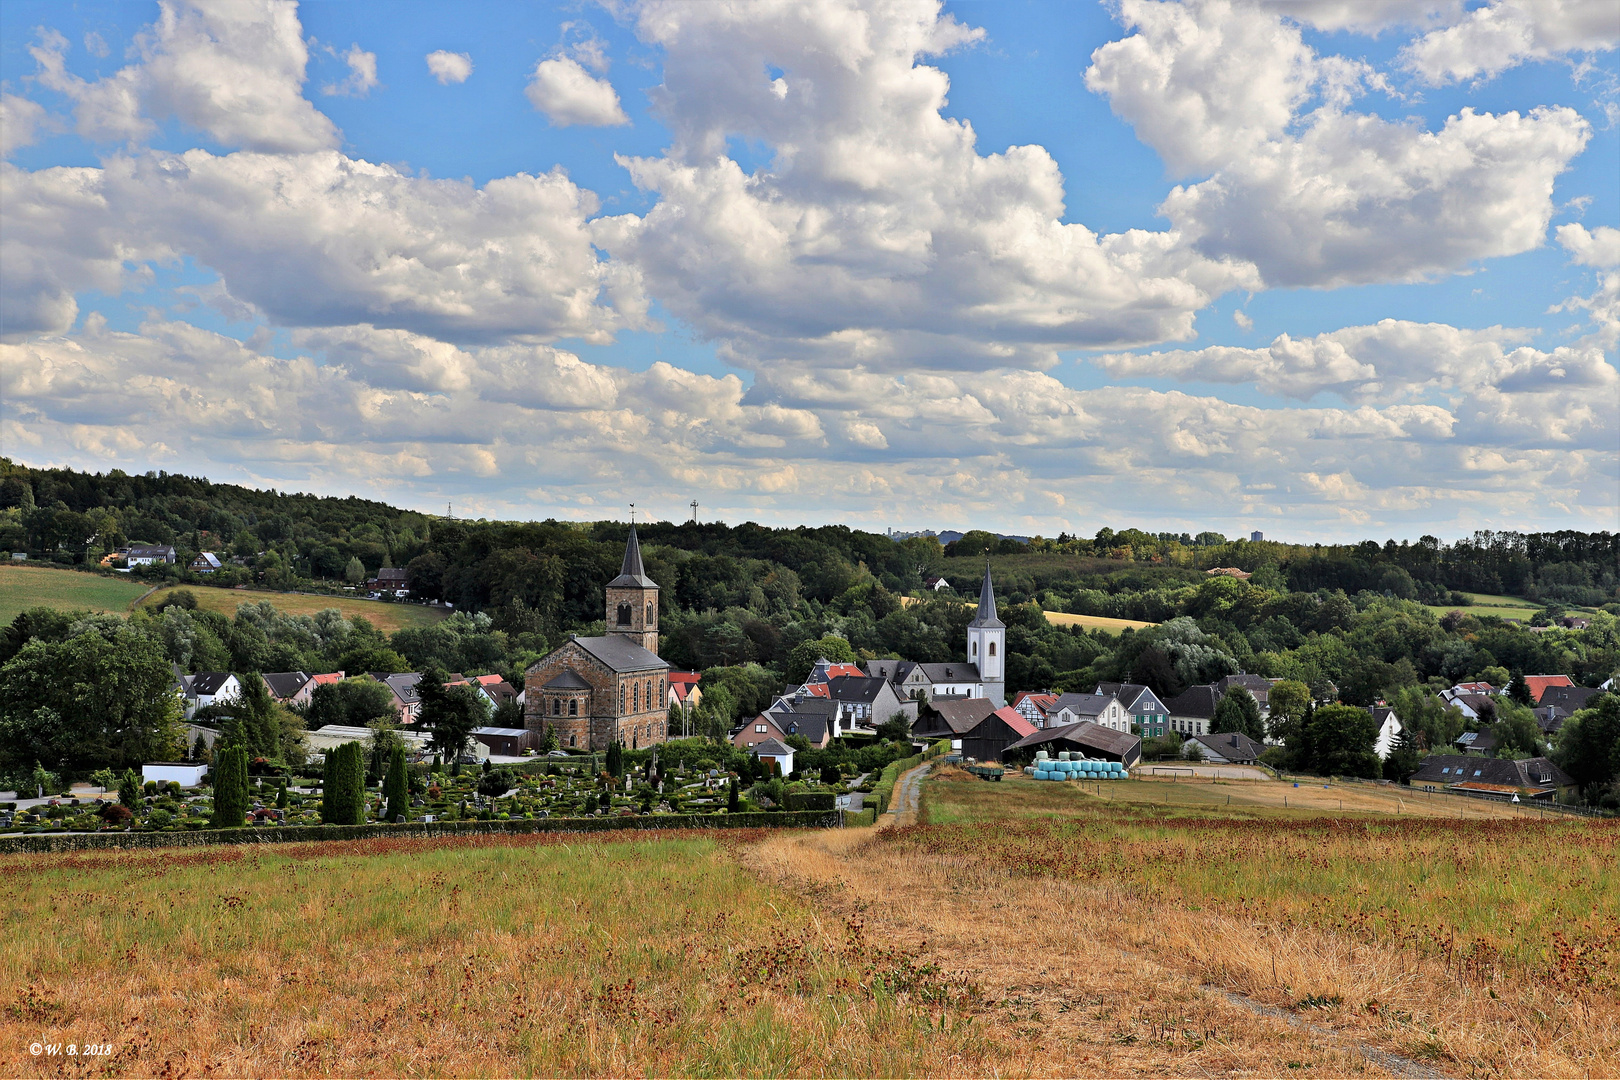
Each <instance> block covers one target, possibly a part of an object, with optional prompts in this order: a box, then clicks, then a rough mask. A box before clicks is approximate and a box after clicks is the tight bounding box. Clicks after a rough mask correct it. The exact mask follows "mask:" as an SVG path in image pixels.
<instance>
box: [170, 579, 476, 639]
mask: <svg viewBox="0 0 1620 1080" xmlns="http://www.w3.org/2000/svg"><path fill="white" fill-rule="evenodd" d="M173 588H178V589H188V590H190V592H191V595H193V596H195V597H196V598H197V606H198V607H199V608H201V609H202V610H204V611H217V612H219V613H220V614H222V615H227V616H234V615H235V614H236V609H237V608H238V607H239V606H241V605H242V604H257V603H258V602H259V601H260V600H268V601H270V603H272V604H274V605H275V608H276V610H277V611H280V612H282V613H284V614H287V615H313V614H315V613H316V612H318V611H325V610H326V609H327V608H337V609H338V610H339V611H341V612H343V615H344V617H345V618H349V619H352V618H354V617H355V616H356V615H363V616H364V617H365V618H367V619H369V620H371V624H372V625H373V626H375V627H376V628H377V629H379V630H381V631H382V632H383V633H385V634H392V633H393V632H394V631H396V630H403V629H404V628H405V627H407V626H429V625H431V624H433V623H436V622H438V621H439V620H440V619H442V618H444V617H445V616H446V615H449V614H450V609H449V608H442V607H437V608H433V607H423V606H422V605H420V604H385V603H382V602H380V601H377V600H361V599H357V598H355V597H352V596H311V595H306V594H304V593H276V592H257V591H254V590H252V589H215V588H211V587H209V586H207V585H193V584H189V583H188V584H185V585H176V586H173ZM169 591H170V590H169V589H168V588H165V589H163V590H162V591H160V592H155V593H153V594H152V596H151V598H150V599H148V600H147V601H146V606H147V607H152V606H155V605H157V604H161V603H162V602H163V596H164V594H165V593H167V592H169Z"/></svg>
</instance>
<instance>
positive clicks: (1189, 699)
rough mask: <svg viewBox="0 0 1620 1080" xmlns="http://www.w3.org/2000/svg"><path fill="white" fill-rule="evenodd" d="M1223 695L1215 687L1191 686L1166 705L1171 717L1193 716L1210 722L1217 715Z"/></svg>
mask: <svg viewBox="0 0 1620 1080" xmlns="http://www.w3.org/2000/svg"><path fill="white" fill-rule="evenodd" d="M1220 700H1221V695H1220V693H1219V692H1217V691H1216V689H1215V688H1214V687H1213V686H1189V687H1188V688H1187V689H1185V690H1183V691H1182V692H1181V693H1179V694H1177V695H1176V696H1175V697H1173V698H1171V699H1170V700H1169V701H1167V702H1165V703H1164V707H1165V708H1167V709H1169V710H1170V715H1171V716H1191V717H1196V718H1198V719H1201V720H1208V719H1209V718H1210V717H1212V716H1214V715H1215V706H1216V705H1218V704H1219V703H1220Z"/></svg>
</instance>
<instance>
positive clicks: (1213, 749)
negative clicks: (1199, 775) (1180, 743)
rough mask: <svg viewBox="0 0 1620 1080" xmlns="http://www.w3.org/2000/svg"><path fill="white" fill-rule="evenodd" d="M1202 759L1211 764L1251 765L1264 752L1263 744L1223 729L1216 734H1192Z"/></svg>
mask: <svg viewBox="0 0 1620 1080" xmlns="http://www.w3.org/2000/svg"><path fill="white" fill-rule="evenodd" d="M1189 741H1191V742H1193V743H1195V744H1197V746H1198V749H1199V751H1200V752H1201V753H1202V754H1203V755H1204V760H1205V761H1207V762H1209V763H1210V764H1211V765H1253V764H1254V763H1255V762H1256V761H1259V760H1260V755H1261V754H1263V753H1265V750H1266V748H1265V745H1264V744H1263V743H1257V742H1255V741H1254V740H1253V739H1251V738H1249V737H1248V736H1247V735H1244V734H1241V733H1239V732H1236V731H1223V732H1221V733H1220V734H1217V735H1194V736H1193V737H1192V738H1191V740H1189Z"/></svg>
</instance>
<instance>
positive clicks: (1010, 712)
mask: <svg viewBox="0 0 1620 1080" xmlns="http://www.w3.org/2000/svg"><path fill="white" fill-rule="evenodd" d="M990 715H992V716H995V717H999V718H1000V719H1001V721H1002V722H1003V723H1004V724H1006V725H1007V726H1008V727H1010V728H1012V729H1013V730H1014V731H1016V732H1018V737H1019V738H1021V739H1027V738H1029V737H1030V736H1031V735H1033V734H1035V725H1034V724H1031V723H1030V722H1029V721H1028V720H1025V719H1024V718H1023V717H1022V716H1020V715H1019V714H1018V713H1017V712H1016V711H1015V710H1014V709H1013V707H1012V706H1011V705H1003V706H1002V707H1001V708H999V709H997V710H996V711H995V712H993V713H991V714H990Z"/></svg>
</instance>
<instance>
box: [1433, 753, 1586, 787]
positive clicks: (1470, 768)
mask: <svg viewBox="0 0 1620 1080" xmlns="http://www.w3.org/2000/svg"><path fill="white" fill-rule="evenodd" d="M1409 779H1411V780H1414V781H1426V782H1428V783H1442V784H1458V783H1463V782H1478V783H1484V784H1504V785H1507V786H1509V787H1525V788H1553V787H1567V786H1568V785H1570V784H1573V783H1574V782H1575V781H1574V780H1571V779H1570V777H1569V774H1568V773H1566V772H1565V771H1564V770H1563V769H1560V768H1559V767H1558V766H1557V765H1554V764H1553V763H1552V762H1550V761H1548V760H1547V759H1546V758H1544V757H1537V758H1525V759H1524V760H1522V761H1507V760H1504V759H1502V758H1479V757H1473V756H1471V755H1468V754H1431V755H1430V756H1428V757H1426V758H1424V759H1423V762H1422V764H1421V765H1419V766H1418V771H1417V772H1415V773H1413V774H1412V775H1411V777H1410V778H1409Z"/></svg>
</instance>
